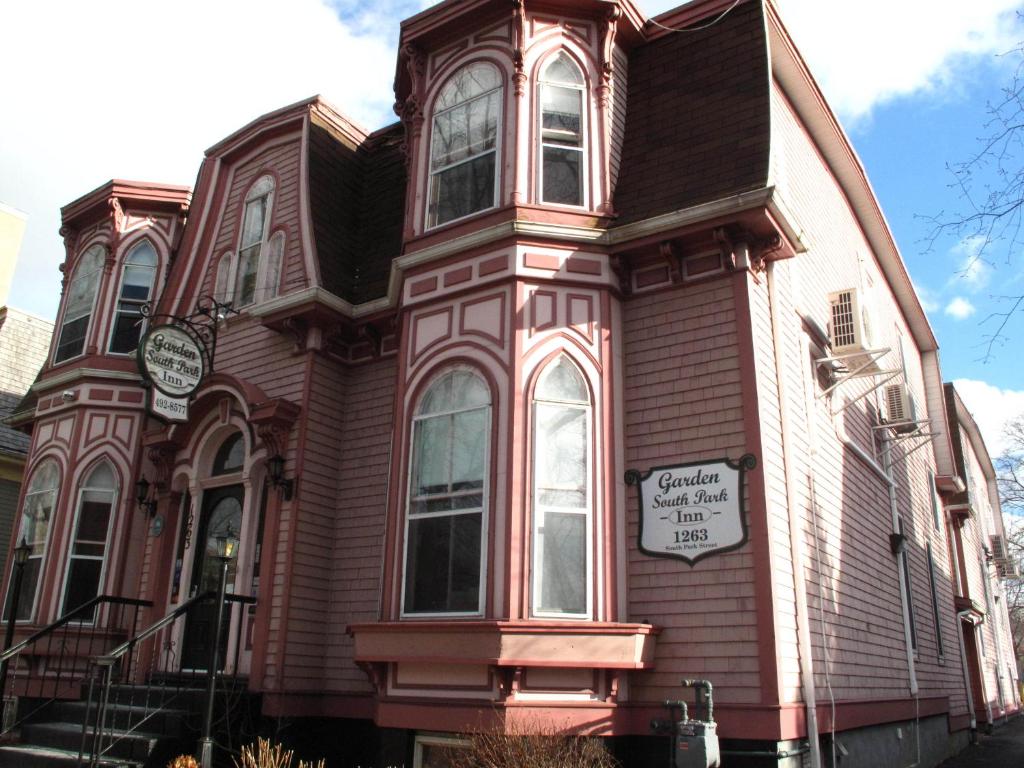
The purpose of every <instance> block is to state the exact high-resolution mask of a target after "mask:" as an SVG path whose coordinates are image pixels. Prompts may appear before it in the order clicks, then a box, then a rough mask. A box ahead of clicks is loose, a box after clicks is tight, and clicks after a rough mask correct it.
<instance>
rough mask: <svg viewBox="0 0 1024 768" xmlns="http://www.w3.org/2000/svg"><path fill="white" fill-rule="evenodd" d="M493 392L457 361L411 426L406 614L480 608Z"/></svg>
mask: <svg viewBox="0 0 1024 768" xmlns="http://www.w3.org/2000/svg"><path fill="white" fill-rule="evenodd" d="M490 423H491V398H490V390H489V389H488V387H487V385H486V384H485V383H484V382H483V380H482V379H480V377H479V376H477V375H476V374H475V373H473V372H472V371H470V370H468V369H465V368H457V369H454V370H451V371H448V372H447V373H444V374H443V375H441V376H440V377H439V378H438V379H437V380H435V381H434V382H433V383H432V384H431V385H430V387H429V388H428V389H427V391H426V393H425V394H424V396H423V398H422V400H421V401H420V404H419V407H418V408H417V410H416V415H415V417H414V419H413V425H412V458H411V467H412V471H411V473H410V481H409V502H408V509H407V514H406V524H405V575H404V595H403V605H402V612H403V614H405V615H422V614H464V615H475V614H479V613H481V611H482V607H481V593H482V586H483V585H482V580H481V573H482V572H483V557H484V547H483V546H482V541H483V537H484V535H485V529H486V520H485V513H486V510H487V473H488V470H489V459H488V455H489V452H490Z"/></svg>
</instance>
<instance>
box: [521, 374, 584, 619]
mask: <svg viewBox="0 0 1024 768" xmlns="http://www.w3.org/2000/svg"><path fill="white" fill-rule="evenodd" d="M533 419H534V447H533V613H534V614H535V615H560V616H579V617H582V616H585V615H587V614H588V613H589V605H590V589H589V580H590V576H589V574H590V570H591V563H590V544H589V542H590V537H591V532H590V531H591V525H592V521H591V518H592V506H593V504H592V500H591V471H592V470H591V464H592V460H591V456H590V431H591V422H592V418H591V406H590V392H589V391H588V389H587V385H586V382H585V381H584V379H583V374H582V373H580V370H579V369H578V368H577V367H576V365H575V364H573V362H572V361H571V360H569V358H568V357H566V356H564V355H562V356H561V357H559V358H558V359H557V360H556V361H554V362H553V363H552V364H550V365H549V366H548V367H547V369H546V370H545V371H544V372H543V373H542V374H541V377H540V381H539V382H538V383H537V390H536V392H535V393H534V400H533Z"/></svg>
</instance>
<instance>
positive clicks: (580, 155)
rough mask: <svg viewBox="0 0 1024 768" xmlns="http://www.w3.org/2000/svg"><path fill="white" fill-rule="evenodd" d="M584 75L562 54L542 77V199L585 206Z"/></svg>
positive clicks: (542, 200)
mask: <svg viewBox="0 0 1024 768" xmlns="http://www.w3.org/2000/svg"><path fill="white" fill-rule="evenodd" d="M584 88H585V81H584V79H583V73H582V72H580V68H579V67H578V66H577V65H576V62H574V61H573V60H572V58H570V56H569V54H567V53H566V52H565V51H562V52H561V53H559V54H558V55H557V56H555V57H554V58H552V59H551V61H550V62H548V63H547V65H545V67H544V69H543V70H542V71H541V75H540V143H541V151H540V169H539V171H540V173H539V176H540V199H541V202H544V203H559V204H562V205H583V200H584V190H583V179H584V169H585V168H586V163H585V162H584V151H583V145H584V142H583V138H584V136H583V107H584V105H585V103H586V100H585V99H584V98H583V95H584Z"/></svg>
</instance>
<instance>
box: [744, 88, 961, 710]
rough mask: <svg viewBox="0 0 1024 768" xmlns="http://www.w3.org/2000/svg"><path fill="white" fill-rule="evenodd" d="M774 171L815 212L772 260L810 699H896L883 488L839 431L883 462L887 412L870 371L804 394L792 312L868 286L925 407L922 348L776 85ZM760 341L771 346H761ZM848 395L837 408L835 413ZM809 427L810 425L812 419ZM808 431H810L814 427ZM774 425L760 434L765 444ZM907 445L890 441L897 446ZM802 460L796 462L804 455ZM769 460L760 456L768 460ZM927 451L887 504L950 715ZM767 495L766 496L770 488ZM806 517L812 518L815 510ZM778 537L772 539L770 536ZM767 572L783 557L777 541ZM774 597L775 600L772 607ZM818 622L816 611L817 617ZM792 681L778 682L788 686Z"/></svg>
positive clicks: (896, 623) (896, 641)
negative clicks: (799, 244) (797, 513)
mask: <svg viewBox="0 0 1024 768" xmlns="http://www.w3.org/2000/svg"><path fill="white" fill-rule="evenodd" d="M772 104H773V151H774V156H773V176H774V180H775V182H776V183H777V184H778V185H779V188H780V191H781V193H782V195H783V197H784V199H785V200H786V201H787V202H788V203H789V205H790V206H791V209H792V211H793V214H794V217H795V219H796V220H797V221H799V222H810V221H815V222H816V223H817V224H819V225H820V226H818V227H816V229H815V233H814V236H813V238H812V237H808V242H807V245H808V250H807V252H806V253H802V254H799V255H798V256H797V257H796V258H795V259H794V260H793V261H791V262H788V263H785V264H779V265H777V267H776V276H777V285H778V290H779V293H780V294H788V297H787V298H784V299H780V309H781V312H780V317H781V328H780V331H781V333H782V345H783V350H781V351H780V353H779V354H781V355H784V356H785V359H786V364H785V365H784V366H783V367H782V370H783V371H784V372H785V375H786V376H787V378H786V382H785V389H786V392H787V398H788V402H789V408H788V410H789V418H790V421H791V424H790V426H791V430H792V434H791V436H792V440H793V450H792V454H793V456H794V457H797V458H794V461H795V462H797V467H795V469H796V470H797V478H796V482H797V483H798V485H799V487H797V488H794V489H792V492H793V493H794V494H795V496H796V499H797V503H798V507H799V509H800V510H801V516H802V520H801V526H802V528H803V530H804V531H805V535H804V541H803V546H804V559H805V566H806V568H805V574H806V579H807V604H808V610H809V614H810V621H811V624H810V627H811V632H812V645H813V646H814V649H815V650H814V666H815V679H816V689H817V691H816V695H817V697H818V701H819V703H820V702H821V701H823V700H827V697H828V695H829V692H828V690H827V687H826V680H825V672H826V663H825V656H824V653H823V648H824V646H825V645H827V647H828V666H827V671H828V676H829V680H828V682H829V683H830V684H831V690H832V692H833V694H834V696H835V699H836V700H837V701H842V700H857V699H867V698H889V697H891V698H900V697H906V696H908V695H909V693H908V692H909V677H908V673H907V659H906V650H905V641H904V623H903V612H902V604H901V600H900V573H899V561H898V559H897V558H896V557H894V556H893V555H892V554H891V552H890V550H889V541H888V536H889V533H890V532H891V530H892V515H891V510H890V503H889V495H888V486H887V483H886V481H885V480H884V479H883V478H882V477H881V476H880V475H879V473H878V472H877V471H875V469H873V468H872V467H871V466H869V465H868V464H867V463H865V462H864V461H863V460H862V459H861V458H859V457H858V456H857V455H856V453H855V452H854V451H853V450H851V449H850V448H847V447H846V446H844V444H843V442H842V441H841V439H840V437H841V436H843V435H845V436H846V437H847V438H848V439H849V440H850V441H851V442H852V443H853V444H855V445H856V446H858V447H859V448H860V449H861V450H862V451H864V452H865V453H866V454H867V455H868V456H870V457H873V458H874V463H875V464H876V465H880V464H881V459H880V455H879V454H880V448H881V445H880V444H878V443H876V438H875V434H874V432H875V430H873V429H872V425H873V424H875V423H877V418H878V414H879V413H880V412H882V413H884V410H883V407H882V403H881V400H880V397H879V396H878V395H875V394H872V395H868V396H867V397H864V398H862V399H859V400H858V399H857V398H858V396H860V395H861V394H863V393H864V392H865V391H866V390H867V389H868V388H869V387H870V386H871V383H873V382H870V383H869V381H868V380H860V381H851V382H848V383H846V384H844V385H842V386H841V387H840V388H839V390H838V391H837V392H836V394H835V395H834V396H833V397H832V398H831V400H830V399H829V398H826V397H822V396H821V387H820V386H819V385H818V384H817V382H816V381H814V382H813V386H812V387H811V391H812V393H813V402H808V397H807V395H805V387H806V382H807V380H808V379H809V378H810V377H812V376H813V366H814V363H813V361H812V360H811V359H809V358H810V357H811V356H813V353H811V354H807V353H805V352H804V351H803V349H804V348H805V346H804V345H805V344H807V343H809V341H810V340H809V339H808V341H805V342H802V341H801V338H802V337H805V336H806V333H805V331H804V330H803V328H802V318H801V317H800V315H806V316H809V317H811V318H813V319H814V320H815V321H816V322H817V323H818V324H819V325H820V326H821V327H822V328H826V327H827V325H828V321H829V308H828V295H829V293H831V292H833V291H837V290H843V289H847V288H858V289H862V288H865V287H868V286H870V288H871V299H872V302H871V313H872V320H873V326H874V331H875V333H876V336H877V337H878V339H879V341H878V344H879V345H884V346H888V347H890V348H891V350H892V351H891V352H890V353H889V355H888V356H887V358H886V359H885V360H884V361H883V367H886V368H896V367H899V366H900V353H899V349H900V339H902V347H903V350H904V353H905V356H906V361H907V365H906V381H907V384H908V385H909V388H910V390H911V392H912V393H913V395H914V398H915V400H916V402H917V406H918V414H919V415H922V416H923V415H924V414H925V413H926V405H927V403H926V400H925V395H924V393H925V388H924V381H923V375H922V367H921V364H920V353H919V351H918V349H917V347H916V346H915V343H914V340H913V337H912V336H911V334H910V332H909V330H908V328H907V326H906V323H905V321H904V320H903V318H902V317H901V315H900V312H899V309H898V307H897V305H896V303H895V300H894V298H893V296H892V294H891V292H890V291H889V289H888V287H887V284H886V282H885V281H884V279H883V278H882V277H881V273H880V268H879V266H878V264H877V262H876V260H875V258H874V256H873V253H872V251H871V249H870V247H869V245H868V243H867V241H866V240H865V237H864V234H863V232H862V231H861V229H860V228H859V226H858V224H857V222H856V220H855V219H854V217H853V214H852V212H851V209H850V206H849V204H848V202H847V200H846V198H845V197H844V195H843V193H842V190H841V189H840V188H839V187H838V185H837V183H836V181H835V178H834V177H833V176H832V175H831V174H830V173H829V172H828V168H827V166H824V165H823V163H822V158H821V155H820V154H819V153H818V152H817V150H816V148H815V147H814V146H813V145H812V143H811V141H810V140H809V138H808V136H807V134H806V133H805V132H804V131H803V130H802V129H801V128H800V127H799V126H798V124H797V121H796V119H795V117H794V115H793V113H792V111H791V108H790V106H789V104H788V103H787V102H786V100H785V99H784V97H782V96H781V94H780V93H779V92H778V91H777V90H776V91H775V92H774V93H773V100H772ZM765 346H766V347H767V346H768V345H767V344H766V345H765ZM759 383H760V384H761V389H760V392H761V397H762V399H763V400H764V401H765V402H770V401H771V399H772V397H774V396H775V394H776V392H775V388H774V387H773V386H771V385H770V384H767V383H766V382H765V381H764V380H763V379H762V380H759ZM847 403H853V404H852V405H850V406H849V407H848V408H847V410H846V411H845V412H844V413H842V414H837V415H832V411H838V410H839V409H840V408H841V407H842V406H843V405H846V404H847ZM812 425H813V427H812ZM812 429H813V434H812ZM770 435H771V432H770V430H769V431H766V433H765V436H764V438H763V439H764V441H765V445H766V448H765V452H766V454H767V455H770V452H769V450H768V447H767V446H768V445H769V443H770V442H771V440H770ZM908 447H910V445H904V446H902V447H900V448H897V449H896V450H895V452H894V455H895V456H899V455H900V454H902V453H903V451H904V450H906V448H908ZM805 457H806V458H805ZM766 460H767V459H766ZM933 468H934V456H933V453H932V451H931V449H930V448H929V447H925V448H922V449H921V450H919V451H917V452H916V453H914V454H913V455H911V456H910V457H909V458H908V459H906V460H899V461H897V462H896V464H895V466H894V468H893V476H894V479H895V482H896V486H897V509H898V511H899V513H900V514H901V515H902V517H903V521H904V530H905V533H906V534H907V537H908V544H909V549H908V551H909V558H910V571H911V585H912V602H913V609H914V618H915V624H916V631H917V638H918V654H917V657H916V662H915V664H916V670H917V679H918V683H919V686H920V695H921V696H929V695H940V694H944V693H945V692H946V691H949V690H952V691H958V693H956V694H954V698H953V701H952V702H951V707H952V713H953V714H957V713H960V712H963V711H965V701H964V697H963V695H962V678H961V672H960V669H959V663H958V658H959V649H958V646H957V644H956V634H955V633H956V626H955V620H954V619H953V614H954V610H953V606H952V589H951V585H950V581H949V578H948V573H949V565H948V562H949V561H948V553H947V548H946V543H945V536H944V532H943V531H942V530H941V529H940V530H935V527H934V522H933V517H932V508H931V495H930V494H931V490H930V481H929V477H928V471H929V469H933ZM811 476H813V482H814V490H815V494H816V502H817V503H816V505H815V504H813V503H812V498H811V487H810V483H809V477H811ZM769 496H770V497H773V494H771V493H769ZM815 518H817V519H816V520H815ZM776 543H778V542H776ZM929 543H931V547H932V553H933V558H934V561H935V572H936V586H937V592H938V599H939V605H940V616H939V622H940V626H941V634H942V642H943V649H942V650H943V653H942V654H941V656H942V657H943V658H942V659H941V660H940V658H939V656H940V654H939V649H938V648H937V646H936V638H935V630H934V627H935V621H934V612H933V609H932V600H931V588H930V579H929V574H928V566H927V545H928V544H929ZM774 556H775V560H774V562H775V566H776V568H777V569H778V568H780V566H781V567H789V564H788V563H786V562H783V558H782V557H781V552H780V548H779V547H778V546H776V547H775V550H774ZM780 607H781V603H780ZM822 618H823V619H824V621H822ZM787 687H788V686H787Z"/></svg>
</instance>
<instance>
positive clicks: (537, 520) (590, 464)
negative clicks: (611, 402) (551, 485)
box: [530, 353, 594, 621]
mask: <svg viewBox="0 0 1024 768" xmlns="http://www.w3.org/2000/svg"><path fill="white" fill-rule="evenodd" d="M562 359H564V360H566V361H567V362H568V363H569V365H571V366H573V367H574V368H575V369H576V371H577V373H578V374H579V376H580V378H581V379H582V381H583V386H584V388H585V389H586V391H587V397H588V402H587V403H586V404H583V403H580V402H578V401H574V400H553V399H547V398H539V397H538V396H537V390H538V389H539V388H540V384H541V381H542V380H543V379H544V377H545V376H547V375H548V374H549V373H550V372H551V371H552V370H553V369H554V368H555V366H557V365H558V364H559V362H560V361H561V360H562ZM588 383H589V382H588V380H587V376H586V374H585V373H584V371H583V369H582V368H581V367H580V365H579V364H577V363H576V361H575V360H573V359H572V358H571V357H570V356H569V355H567V354H565V353H562V354H560V355H558V356H556V357H555V358H553V359H552V360H550V361H548V363H547V364H546V365H545V366H544V368H543V369H542V370H541V371H540V374H539V375H538V377H537V386H536V387H535V389H534V394H533V399H532V403H531V405H532V408H531V417H532V419H533V425H532V429H531V431H532V433H533V434H532V436H531V437H532V439H531V443H532V445H531V450H532V454H531V457H530V462H531V476H532V482H531V486H532V487H531V489H530V492H531V504H532V507H533V510H532V511H533V515H532V518H533V519H532V521H531V526H530V543H531V564H530V566H531V567H530V581H531V585H530V615H531V616H534V617H537V618H560V619H573V620H580V621H586V620H589V619H591V617H592V616H593V615H594V556H593V552H594V455H593V440H594V403H593V397H592V396H591V391H590V388H589V386H588ZM538 404H551V405H562V406H565V407H568V408H577V409H579V410H581V411H583V412H584V413H585V415H586V421H585V425H586V479H585V482H584V488H585V489H586V502H585V506H584V507H583V508H582V509H579V508H576V507H555V506H551V505H547V506H545V507H543V508H542V506H541V504H540V501H539V498H540V494H539V492H538V488H537V478H538V473H537V471H536V461H537V455H538V450H537V448H538V442H539V439H540V419H539V414H538V408H537V406H538ZM546 512H557V513H563V514H580V515H583V516H584V557H585V559H586V565H585V567H584V579H585V584H584V595H585V597H584V599H585V601H586V603H585V604H586V610H585V611H584V612H583V613H567V612H564V611H544V610H541V609H539V608H538V606H539V605H540V604H541V595H542V594H543V588H544V580H543V576H544V573H543V563H544V548H543V543H542V542H543V537H542V534H541V531H540V529H541V527H542V526H543V524H544V516H545V513H546Z"/></svg>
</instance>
